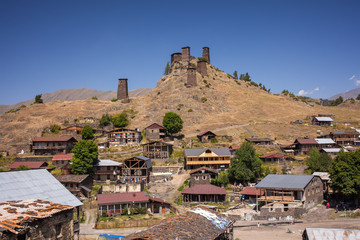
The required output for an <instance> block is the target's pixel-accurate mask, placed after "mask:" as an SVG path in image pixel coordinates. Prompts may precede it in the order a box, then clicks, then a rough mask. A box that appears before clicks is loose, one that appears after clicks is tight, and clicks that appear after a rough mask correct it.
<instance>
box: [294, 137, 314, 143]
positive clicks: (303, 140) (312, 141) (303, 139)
mask: <svg viewBox="0 0 360 240" xmlns="http://www.w3.org/2000/svg"><path fill="white" fill-rule="evenodd" d="M296 142H298V143H299V144H314V145H318V143H317V141H315V139H309V138H298V139H296V140H295V143H296Z"/></svg>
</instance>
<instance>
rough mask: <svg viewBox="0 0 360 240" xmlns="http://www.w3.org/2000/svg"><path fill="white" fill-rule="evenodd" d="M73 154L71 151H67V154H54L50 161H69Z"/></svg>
mask: <svg viewBox="0 0 360 240" xmlns="http://www.w3.org/2000/svg"><path fill="white" fill-rule="evenodd" d="M73 156H74V154H73V153H69V154H63V153H61V154H56V155H55V156H54V157H53V158H52V161H70V160H71V159H72V158H73Z"/></svg>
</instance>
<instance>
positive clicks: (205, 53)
mask: <svg viewBox="0 0 360 240" xmlns="http://www.w3.org/2000/svg"><path fill="white" fill-rule="evenodd" d="M202 57H203V58H206V60H207V62H208V63H209V64H210V50H209V48H208V47H203V55H202Z"/></svg>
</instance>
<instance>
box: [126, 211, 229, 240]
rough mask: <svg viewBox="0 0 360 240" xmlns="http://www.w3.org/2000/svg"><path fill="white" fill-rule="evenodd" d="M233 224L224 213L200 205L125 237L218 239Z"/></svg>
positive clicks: (184, 239)
mask: <svg viewBox="0 0 360 240" xmlns="http://www.w3.org/2000/svg"><path fill="white" fill-rule="evenodd" d="M232 224H233V221H232V220H231V219H229V218H227V217H225V216H224V215H222V214H220V213H218V212H215V211H212V210H210V209H208V208H205V207H200V206H198V207H195V208H193V209H191V210H188V211H186V212H184V213H182V214H179V215H175V216H172V217H169V218H167V219H165V220H163V221H161V222H160V223H159V224H156V225H154V226H151V227H149V228H147V229H145V230H142V231H139V232H135V233H133V234H130V235H128V236H126V237H124V238H123V239H124V240H129V239H133V240H135V239H154V240H155V239H156V240H168V239H182V240H190V239H191V240H204V239H207V240H208V239H216V238H217V237H219V236H220V235H221V234H222V233H224V232H225V231H226V229H227V228H231V227H232Z"/></svg>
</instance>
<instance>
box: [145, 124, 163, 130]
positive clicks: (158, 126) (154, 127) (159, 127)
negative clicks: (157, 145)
mask: <svg viewBox="0 0 360 240" xmlns="http://www.w3.org/2000/svg"><path fill="white" fill-rule="evenodd" d="M147 128H149V129H164V127H163V126H161V125H160V124H157V123H153V124H151V125H149V126H147V127H146V128H145V129H147Z"/></svg>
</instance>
